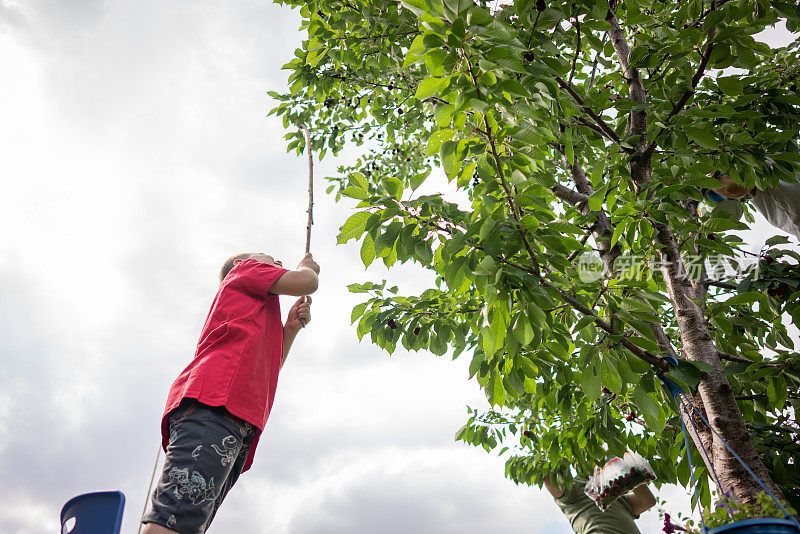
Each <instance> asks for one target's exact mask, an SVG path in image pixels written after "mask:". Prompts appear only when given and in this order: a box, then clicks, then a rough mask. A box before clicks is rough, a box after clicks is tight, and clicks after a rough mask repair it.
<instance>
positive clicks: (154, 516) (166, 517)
mask: <svg viewBox="0 0 800 534" xmlns="http://www.w3.org/2000/svg"><path fill="white" fill-rule="evenodd" d="M254 435H255V432H254V427H253V426H252V425H251V424H250V423H247V422H245V421H243V420H241V419H239V418H238V417H235V416H233V415H231V414H230V413H229V412H228V411H227V410H226V409H225V408H223V407H216V406H206V405H205V404H201V403H199V402H197V401H194V400H191V399H189V400H187V401H184V402H183V403H182V404H181V405H180V406H179V407H178V408H176V409H175V410H173V411H172V412H171V413H170V414H169V445H168V446H167V456H166V459H165V460H164V469H163V471H162V473H161V479H160V480H159V481H158V486H156V489H155V491H154V492H153V497H152V502H151V509H150V511H149V512H148V513H147V515H145V516H144V518H143V519H142V523H156V524H158V525H161V526H164V527H166V528H169V529H171V530H175V531H177V532H180V533H181V534H202V533H203V532H205V531H206V529H207V528H208V526H209V525H210V524H211V520H212V519H214V515H215V514H216V513H217V509H218V508H219V505H220V504H221V503H222V499H224V498H225V495H227V493H228V491H229V490H230V489H231V487H232V486H233V484H234V483H235V482H236V479H238V478H239V475H240V474H241V473H242V467H243V466H244V462H245V460H246V459H247V455H248V453H249V452H250V446H251V445H252V443H253V437H254Z"/></svg>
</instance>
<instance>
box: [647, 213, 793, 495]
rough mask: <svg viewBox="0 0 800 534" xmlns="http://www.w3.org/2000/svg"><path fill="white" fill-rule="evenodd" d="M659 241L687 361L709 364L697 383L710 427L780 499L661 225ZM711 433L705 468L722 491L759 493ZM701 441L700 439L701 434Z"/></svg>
mask: <svg viewBox="0 0 800 534" xmlns="http://www.w3.org/2000/svg"><path fill="white" fill-rule="evenodd" d="M656 231H657V234H658V241H659V242H660V243H661V244H662V245H663V248H662V249H661V250H660V254H661V262H660V263H661V272H662V274H663V275H664V279H665V281H666V285H667V291H668V292H669V296H670V300H672V303H673V305H674V307H675V317H676V319H677V321H678V328H679V329H680V332H681V346H682V349H683V354H684V356H685V357H686V358H687V359H688V360H690V361H696V362H703V363H706V364H709V365H711V366H712V367H713V369H714V370H713V371H712V372H710V373H708V374H707V375H706V376H705V377H703V379H702V380H701V381H700V385H699V387H698V397H699V399H700V401H701V402H702V406H699V407H698V408H699V409H700V410H701V411H704V412H705V415H706V419H708V421H709V423H710V424H711V427H712V428H713V429H714V430H715V431H716V433H717V434H719V436H720V437H721V438H722V439H724V440H725V441H726V442H727V443H728V445H730V447H731V448H732V449H733V450H734V451H736V453H737V454H738V455H739V456H740V457H741V458H742V460H743V461H744V462H745V463H746V464H747V465H748V466H749V467H750V469H752V470H753V472H754V473H755V474H756V475H758V477H759V478H760V479H761V480H762V481H763V482H764V484H765V485H766V486H767V487H768V488H769V489H770V490H771V491H772V492H773V493H774V494H775V495H776V497H778V498H779V499H782V498H783V494H782V493H781V491H780V490H779V489H778V487H777V486H776V485H775V483H774V482H773V481H772V479H771V478H770V476H769V473H768V472H767V469H766V467H765V466H764V463H763V462H762V461H761V458H759V456H758V454H757V453H756V449H755V446H754V445H753V442H752V440H751V439H750V435H749V434H748V432H747V427H746V426H745V422H744V418H743V417H742V413H741V411H740V410H739V407H738V405H737V404H736V399H735V398H734V395H733V389H732V388H731V385H730V383H729V382H728V379H727V378H726V377H725V375H724V374H723V373H722V365H721V363H720V359H719V356H718V354H717V349H716V347H714V343H713V341H712V339H711V335H710V333H709V331H708V325H707V324H706V321H705V317H704V314H703V311H702V309H701V308H700V307H699V306H697V305H696V304H695V303H694V302H692V300H690V299H695V300H697V299H702V296H700V295H696V294H695V291H694V288H693V286H692V284H691V282H690V281H689V279H688V278H687V276H686V271H685V268H684V265H683V262H682V260H681V257H680V253H679V250H678V246H677V244H676V243H675V240H674V238H673V236H672V233H671V232H670V230H669V227H667V226H665V225H657V226H656ZM720 437H717V435H712V436H711V443H710V448H707V449H706V451H705V452H706V453H707V454H703V455H702V456H703V457H704V458H703V459H704V461H705V462H706V466H707V467H708V470H709V472H712V470H713V471H715V472H716V473H717V477H718V478H719V482H720V485H721V487H720V488H718V489H719V490H720V491H721V492H726V491H731V490H732V491H733V495H735V496H736V497H737V498H741V499H744V500H745V501H752V500H753V497H754V495H755V494H756V493H758V492H760V491H762V488H761V486H760V485H759V484H758V482H757V481H756V480H755V479H754V478H753V477H752V476H750V474H749V473H748V472H747V470H746V469H745V468H744V466H742V464H740V463H739V461H738V460H736V458H735V457H734V456H733V455H732V454H731V453H730V451H728V449H727V448H726V447H725V445H724V443H723V442H722V439H720ZM701 441H703V442H707V440H703V439H702V436H701Z"/></svg>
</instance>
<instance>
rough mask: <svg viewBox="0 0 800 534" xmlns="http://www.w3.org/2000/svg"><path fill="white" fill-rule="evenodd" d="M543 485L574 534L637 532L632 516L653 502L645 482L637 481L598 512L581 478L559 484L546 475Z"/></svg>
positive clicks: (636, 516)
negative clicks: (629, 489)
mask: <svg viewBox="0 0 800 534" xmlns="http://www.w3.org/2000/svg"><path fill="white" fill-rule="evenodd" d="M544 485H545V487H546V488H547V491H549V492H550V494H551V495H552V496H553V497H554V498H555V500H556V504H557V505H558V507H559V508H560V509H561V511H562V512H564V515H565V516H567V519H568V520H569V523H570V525H572V530H574V531H575V534H640V532H639V529H638V528H637V527H636V523H635V522H634V519H638V517H639V515H640V514H642V513H644V512H645V511H647V510H649V509H650V508H652V507H653V506H654V505H655V504H656V498H655V497H654V496H653V494H652V493H651V492H650V490H649V489H647V486H646V485H641V486H639V487H638V488H636V489H635V490H633V493H631V494H628V495H625V496H623V497H620V498H619V499H617V500H616V501H614V502H613V503H611V505H610V506H609V507H608V508H607V509H606V511H605V512H601V511H600V509H599V508H598V507H597V505H596V504H595V503H594V501H592V500H591V499H590V498H589V497H588V496H587V495H586V493H584V491H583V488H584V487H585V486H586V479H585V478H574V479H572V483H571V484H570V485H569V486H567V487H566V488H562V487H559V485H557V484H555V483H554V482H553V479H552V478H551V477H550V476H546V477H545V478H544Z"/></svg>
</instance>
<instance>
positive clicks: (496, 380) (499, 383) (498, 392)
mask: <svg viewBox="0 0 800 534" xmlns="http://www.w3.org/2000/svg"><path fill="white" fill-rule="evenodd" d="M489 385H490V386H491V388H490V391H489V393H490V397H489V402H490V403H491V404H492V406H495V405H497V406H502V405H503V404H505V402H506V390H505V387H504V386H503V377H502V376H501V375H500V373H492V378H491V380H490V381H489Z"/></svg>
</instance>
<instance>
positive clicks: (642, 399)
mask: <svg viewBox="0 0 800 534" xmlns="http://www.w3.org/2000/svg"><path fill="white" fill-rule="evenodd" d="M633 402H635V403H636V406H637V407H638V408H639V410H641V412H642V415H649V416H650V417H653V418H658V417H659V416H660V413H661V412H660V411H659V409H658V405H657V404H656V403H655V402H654V401H653V399H652V398H651V397H650V395H648V394H647V392H646V391H645V390H644V388H643V387H642V386H640V385H637V386H636V387H635V388H633Z"/></svg>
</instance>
